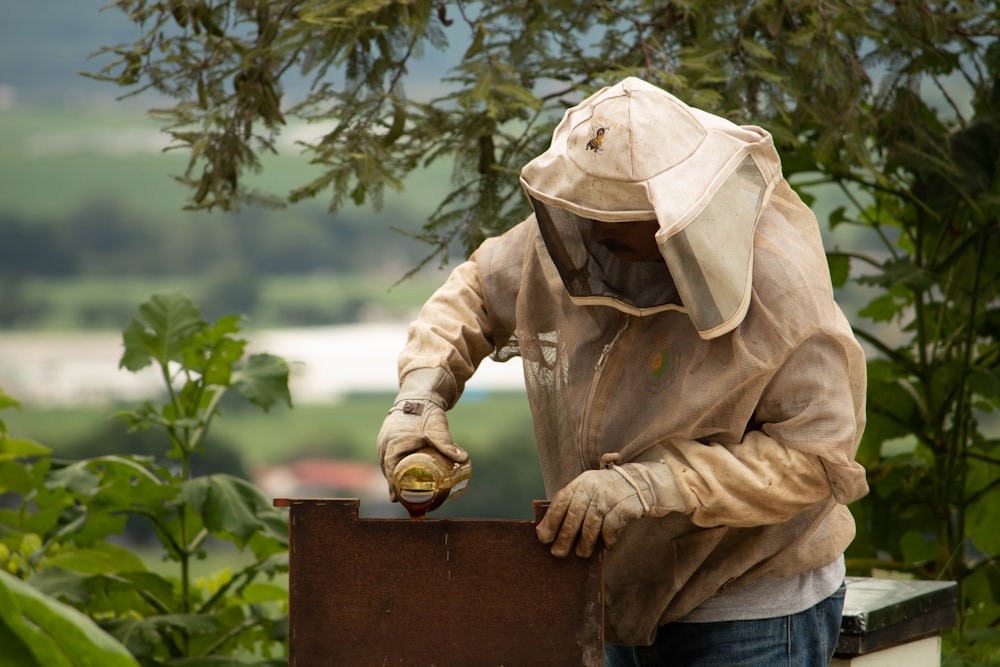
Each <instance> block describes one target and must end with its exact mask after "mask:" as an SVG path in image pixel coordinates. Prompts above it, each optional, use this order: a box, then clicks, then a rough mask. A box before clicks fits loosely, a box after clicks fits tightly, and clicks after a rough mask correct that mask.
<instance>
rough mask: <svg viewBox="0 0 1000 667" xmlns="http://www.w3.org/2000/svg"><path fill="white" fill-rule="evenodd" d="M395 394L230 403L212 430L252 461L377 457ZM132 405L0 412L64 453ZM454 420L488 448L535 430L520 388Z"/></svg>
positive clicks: (25, 433) (465, 438)
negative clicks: (246, 405)
mask: <svg viewBox="0 0 1000 667" xmlns="http://www.w3.org/2000/svg"><path fill="white" fill-rule="evenodd" d="M392 398H393V397H392V396H391V395H378V394H372V395H358V396H350V397H348V398H346V399H345V400H343V401H341V402H338V403H331V404H329V405H315V404H312V405H301V406H296V407H294V408H292V409H290V410H289V409H287V408H286V409H282V408H273V409H272V410H271V411H270V412H267V413H264V412H260V411H257V410H253V409H246V410H229V411H227V412H224V413H223V416H222V417H221V418H219V419H217V420H216V421H215V422H214V423H213V426H212V433H213V434H214V435H215V436H217V437H219V438H222V439H223V440H225V441H226V442H228V443H230V444H232V445H233V446H234V447H236V449H237V450H238V451H239V453H240V455H241V456H242V457H243V460H244V462H245V463H246V464H247V465H248V466H252V465H254V464H259V463H277V462H282V461H288V460H292V459H295V458H300V457H305V456H330V457H337V458H344V459H349V460H362V461H364V460H367V461H372V460H374V457H375V441H376V437H377V436H378V431H379V427H380V426H381V425H382V420H383V419H384V418H385V414H386V412H387V410H388V409H389V407H390V406H391V404H392ZM293 399H294V397H293ZM131 407H133V406H118V407H116V406H95V407H85V408H60V409H35V408H32V409H25V411H23V412H16V411H11V410H7V411H5V412H4V413H2V414H0V419H3V420H4V422H5V423H6V424H7V429H8V431H9V432H10V434H11V435H12V436H16V437H26V438H32V439H34V440H37V441H39V442H41V443H42V444H45V445H47V446H49V447H52V448H53V449H54V450H55V451H56V453H59V452H60V451H65V450H66V449H67V448H69V447H70V446H71V445H72V443H74V442H76V441H78V440H80V439H82V438H84V437H86V436H87V435H88V434H90V433H93V432H96V431H98V430H99V429H100V427H101V426H102V424H103V423H104V422H105V421H106V420H107V419H109V417H110V415H112V414H113V413H114V412H115V411H116V410H119V409H126V408H129V409H130V408H131ZM449 423H450V426H451V431H452V435H453V436H454V438H455V441H456V442H458V443H460V444H462V445H464V446H465V447H467V448H468V449H469V450H470V451H478V452H483V451H485V450H487V449H488V448H489V447H490V446H492V445H493V443H495V442H497V441H498V438H502V437H503V436H504V434H519V433H524V432H530V415H529V413H528V406H527V399H526V398H525V397H524V395H523V394H518V393H511V394H507V393H499V394H494V395H490V396H489V397H484V396H476V395H469V396H466V397H465V398H464V399H463V400H462V401H460V402H459V404H458V406H456V407H455V409H454V410H452V411H451V412H450V413H449Z"/></svg>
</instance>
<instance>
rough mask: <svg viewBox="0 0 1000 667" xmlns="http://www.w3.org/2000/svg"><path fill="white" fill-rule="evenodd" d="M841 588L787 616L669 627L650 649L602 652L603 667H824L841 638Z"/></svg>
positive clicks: (621, 648) (613, 646)
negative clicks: (806, 607) (801, 610)
mask: <svg viewBox="0 0 1000 667" xmlns="http://www.w3.org/2000/svg"><path fill="white" fill-rule="evenodd" d="M845 590H846V589H845V587H843V586H841V587H840V590H838V591H837V592H836V593H834V594H833V595H831V596H830V597H828V598H827V599H825V600H823V601H821V602H820V603H819V604H817V605H816V606H815V607H812V608H811V609H806V610H805V611H803V612H800V613H798V614H793V615H791V616H781V617H778V618H765V619H760V620H752V621H720V622H716V623H670V624H667V625H664V626H661V627H660V629H659V630H658V631H657V633H656V639H655V640H654V642H653V645H652V646H619V645H617V644H607V645H605V647H604V665H605V667H822V666H824V665H827V664H829V662H830V660H831V659H832V658H833V652H834V650H835V649H836V648H837V638H838V637H839V636H840V617H841V615H842V614H843V611H844V592H845Z"/></svg>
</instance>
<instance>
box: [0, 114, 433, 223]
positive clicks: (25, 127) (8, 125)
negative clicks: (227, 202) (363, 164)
mask: <svg viewBox="0 0 1000 667" xmlns="http://www.w3.org/2000/svg"><path fill="white" fill-rule="evenodd" d="M319 134H321V133H320V131H319V130H317V129H315V128H312V127H310V126H306V125H301V124H300V125H298V126H290V127H288V128H286V129H285V131H284V132H283V135H282V138H280V139H279V146H280V151H281V154H280V155H278V156H272V155H263V156H261V162H262V164H263V170H262V171H261V172H260V173H259V174H247V175H246V178H247V183H248V185H250V186H252V187H254V188H257V189H260V190H262V191H265V192H269V193H272V194H279V195H284V194H286V193H287V192H288V191H289V190H291V189H292V188H294V187H296V186H299V185H303V184H305V183H306V182H308V181H309V180H310V179H312V178H315V177H316V176H317V175H319V171H318V168H317V167H315V166H313V165H310V164H309V162H308V160H307V159H306V158H304V157H303V156H301V155H300V149H299V148H298V147H297V146H295V145H294V141H295V140H296V139H312V138H314V137H316V136H317V135H319ZM168 139H169V137H167V136H166V135H165V134H163V133H162V132H161V131H160V129H159V126H158V125H157V124H156V123H155V122H154V121H153V120H152V119H150V118H149V117H148V116H146V114H145V113H144V111H143V110H141V109H137V108H135V107H134V106H126V105H121V106H109V107H108V108H100V109H99V108H94V107H85V108H49V107H40V108H24V107H17V106H15V107H13V108H10V109H4V110H0V209H3V210H7V211H13V212H19V213H24V214H27V215H29V216H38V217H58V216H61V215H65V214H66V213H67V212H70V211H72V210H73V209H74V208H75V207H77V206H80V205H81V204H83V203H87V202H92V201H96V200H104V201H107V200H111V201H115V202H119V203H120V204H121V205H122V206H123V207H124V208H125V209H127V210H130V211H134V212H136V213H139V214H146V215H149V216H151V217H153V218H154V219H160V218H166V219H178V217H179V216H194V215H200V216H205V215H209V214H205V213H200V214H199V213H190V212H184V211H182V208H183V206H184V204H185V203H186V198H187V196H188V194H189V192H188V190H187V189H186V188H185V187H184V186H182V185H181V184H179V183H177V182H176V181H174V180H173V178H171V176H173V175H179V174H181V173H183V171H184V169H185V168H186V166H187V159H188V156H187V153H185V152H184V151H180V150H171V151H168V152H163V149H164V148H165V147H166V146H167V145H168ZM448 178H449V177H448V168H447V167H436V168H435V169H434V170H432V171H429V172H417V173H415V174H414V175H413V176H412V178H410V179H408V181H407V191H406V192H404V193H402V194H400V193H395V192H387V193H386V197H385V200H386V201H385V208H384V210H383V211H382V212H381V213H379V212H375V211H374V209H373V207H371V206H366V207H364V208H363V209H353V213H354V215H356V216H360V215H368V216H371V217H372V218H373V219H376V220H382V221H383V222H384V221H386V220H391V219H393V218H394V217H395V218H398V217H399V215H407V216H417V217H420V218H422V217H426V216H427V215H428V214H429V213H430V212H431V211H432V210H433V209H434V208H435V206H436V205H437V204H438V202H439V201H440V199H441V198H442V197H443V196H444V194H445V193H446V189H447V187H448ZM299 206H311V207H320V208H326V206H327V201H326V199H325V198H322V197H321V198H320V199H318V200H314V201H310V202H306V203H303V204H299V205H296V207H295V208H292V209H289V211H294V210H295V209H296V208H298V207H299ZM393 211H396V212H398V214H396V215H394V214H393ZM286 214H287V213H286ZM279 215H280V214H279Z"/></svg>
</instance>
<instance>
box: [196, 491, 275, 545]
mask: <svg viewBox="0 0 1000 667" xmlns="http://www.w3.org/2000/svg"><path fill="white" fill-rule="evenodd" d="M182 497H183V498H184V500H185V501H186V502H187V503H188V504H189V505H191V506H192V507H193V508H194V509H195V510H196V511H197V512H199V513H200V514H201V515H202V517H203V518H204V521H205V527H206V528H208V529H209V530H210V531H211V532H212V533H213V534H215V535H219V536H223V537H229V538H231V539H233V540H234V541H235V542H236V544H238V545H239V546H241V547H242V546H243V545H245V544H246V542H247V540H248V539H250V536H251V535H253V534H254V533H255V532H256V531H258V530H260V529H261V528H263V527H264V526H263V524H262V523H261V520H260V519H259V518H258V514H259V513H261V512H263V511H266V510H268V509H270V508H269V506H268V503H267V499H266V498H265V497H264V495H263V494H262V493H261V492H260V490H259V489H258V488H257V487H255V486H254V485H253V484H251V483H250V482H247V481H246V480H242V479H239V478H238V477H233V476H231V475H209V476H206V477H196V478H194V479H192V480H190V481H188V482H186V483H185V484H184V490H183V491H182Z"/></svg>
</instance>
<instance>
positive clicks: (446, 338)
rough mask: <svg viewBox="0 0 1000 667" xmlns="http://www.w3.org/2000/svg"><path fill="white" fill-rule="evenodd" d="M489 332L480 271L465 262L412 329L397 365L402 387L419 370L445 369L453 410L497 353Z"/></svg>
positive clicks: (411, 326)
mask: <svg viewBox="0 0 1000 667" xmlns="http://www.w3.org/2000/svg"><path fill="white" fill-rule="evenodd" d="M490 329H491V327H490V320H489V316H488V314H487V308H486V303H485V299H484V297H483V287H482V279H481V277H480V274H479V269H478V266H477V265H476V263H475V262H474V261H472V260H470V261H466V262H463V263H462V264H460V265H459V266H457V267H456V268H455V269H454V270H453V271H452V272H451V274H450V275H449V277H448V280H447V281H445V283H444V285H442V286H441V287H440V288H438V290H437V291H436V292H434V294H433V295H432V296H431V297H430V299H428V300H427V302H426V303H425V304H424V305H423V307H422V308H421V310H420V314H419V315H418V316H417V319H416V320H415V321H414V322H412V323H411V324H410V326H409V329H408V331H407V340H406V345H405V346H404V347H403V351H402V352H401V353H400V355H399V360H398V370H399V380H400V382H402V381H403V379H404V378H405V377H406V375H407V374H408V373H410V372H412V371H414V370H416V369H418V368H436V369H443V370H444V371H445V372H446V374H447V376H448V378H449V379H450V385H451V386H450V387H446V388H445V390H446V392H447V394H448V395H446V396H444V397H443V398H445V399H446V401H447V407H448V408H451V407H453V406H454V405H455V402H456V401H457V400H458V398H459V396H461V394H462V391H463V390H464V388H465V383H466V382H467V381H468V380H469V378H470V377H472V374H473V373H474V372H475V370H476V368H478V366H479V363H480V362H481V361H482V360H483V359H484V358H485V357H486V356H487V355H488V354H490V353H491V352H492V351H493V342H492V335H491V330H490ZM446 384H448V383H447V382H446Z"/></svg>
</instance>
